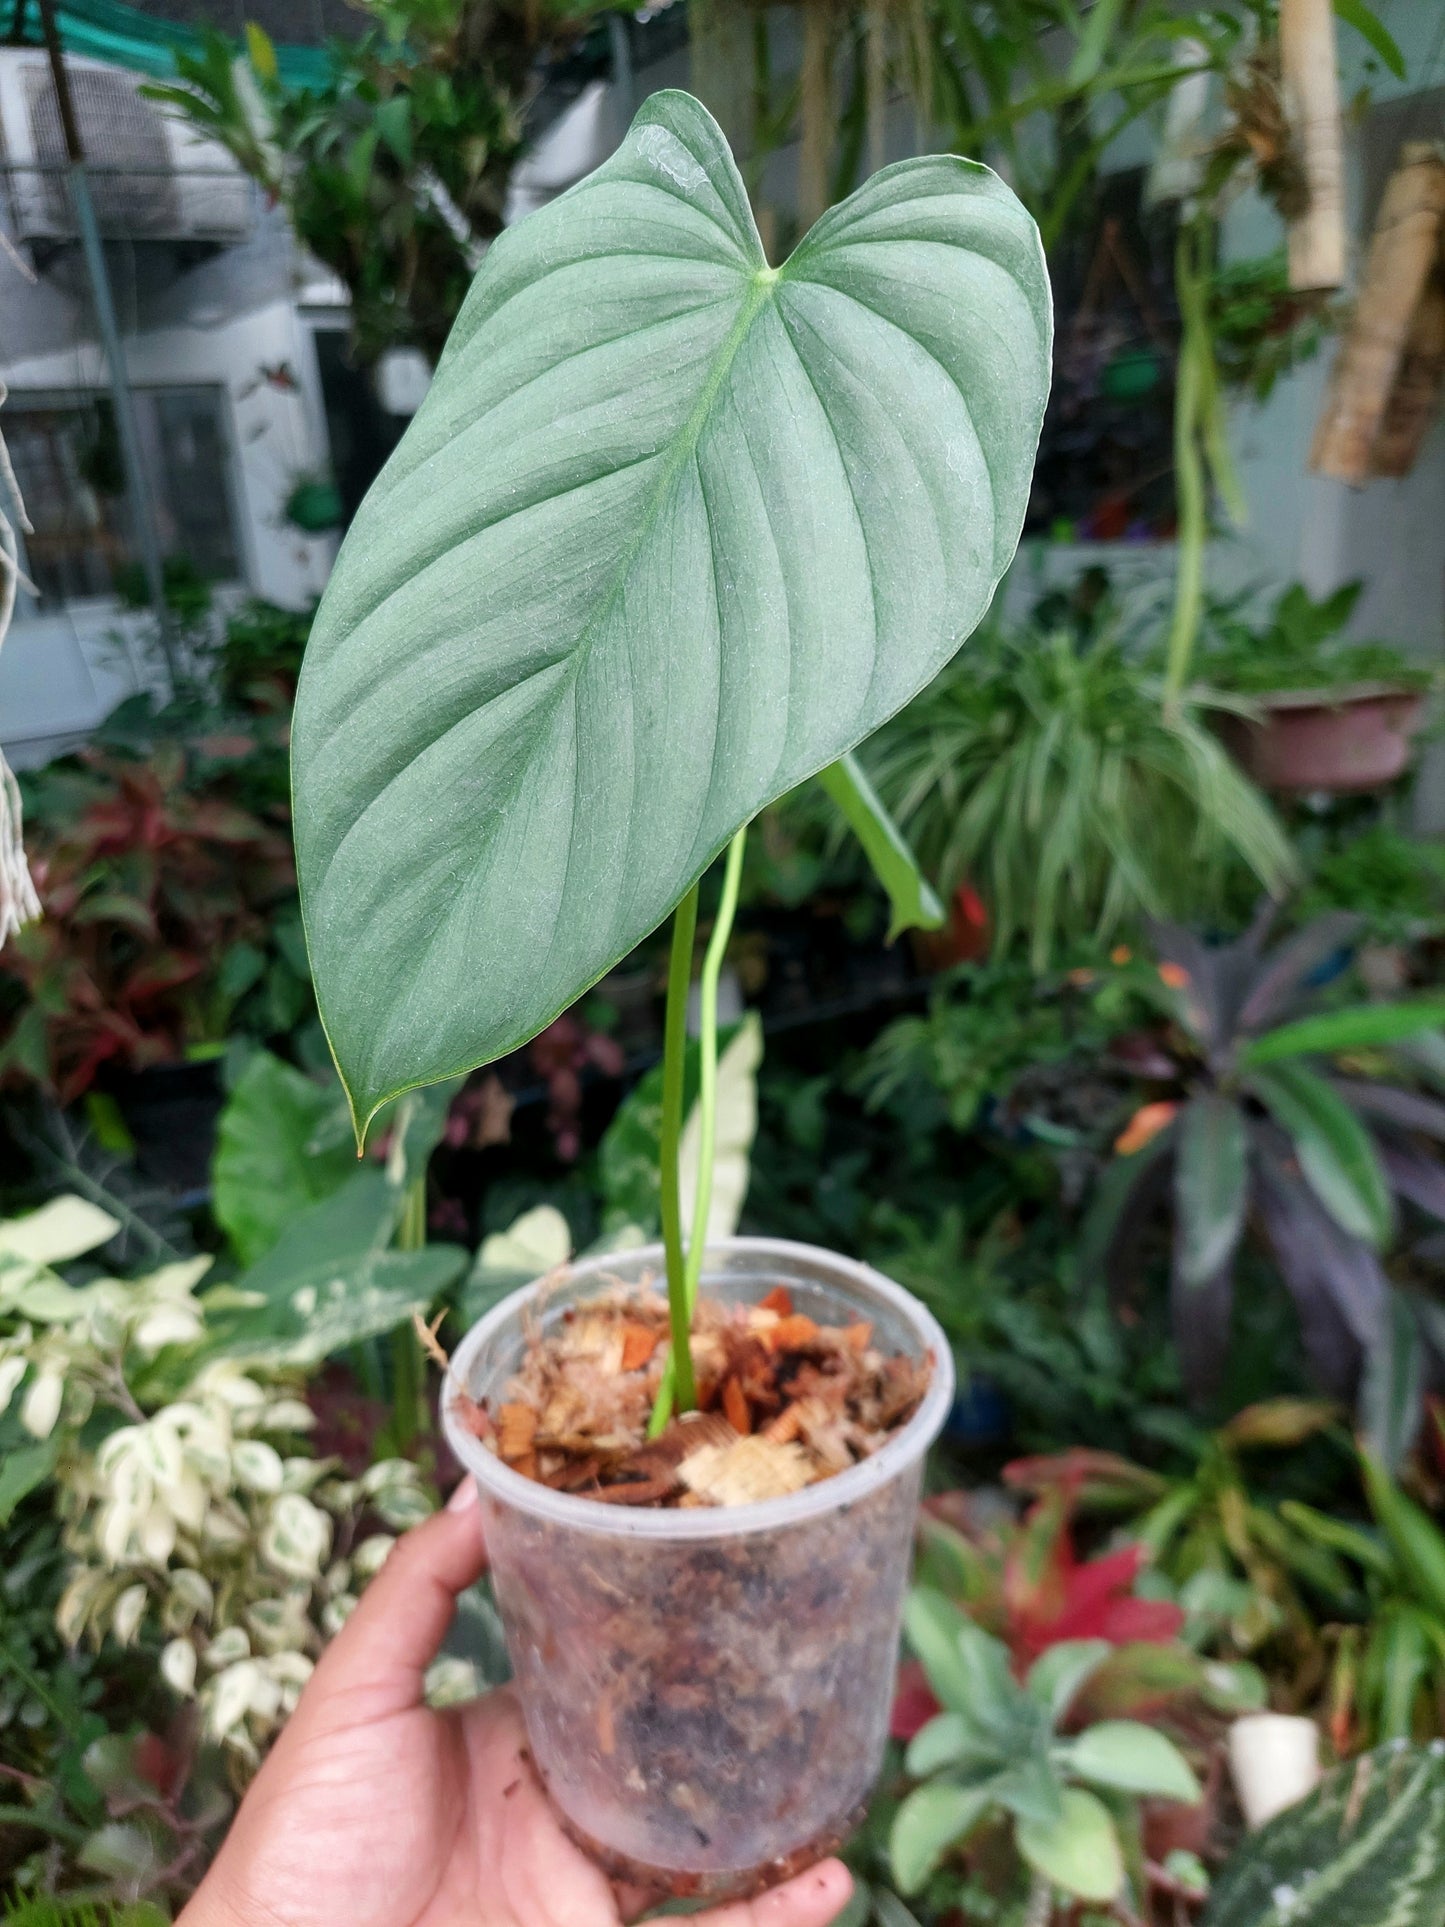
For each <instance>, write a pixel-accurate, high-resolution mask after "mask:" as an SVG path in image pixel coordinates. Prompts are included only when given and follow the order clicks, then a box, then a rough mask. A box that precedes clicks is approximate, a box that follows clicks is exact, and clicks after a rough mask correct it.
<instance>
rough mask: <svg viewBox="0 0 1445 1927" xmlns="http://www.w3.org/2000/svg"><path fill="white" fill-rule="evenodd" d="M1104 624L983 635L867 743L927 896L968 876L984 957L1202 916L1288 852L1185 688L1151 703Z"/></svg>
mask: <svg viewBox="0 0 1445 1927" xmlns="http://www.w3.org/2000/svg"><path fill="white" fill-rule="evenodd" d="M1162 697H1163V690H1162V684H1161V682H1160V680H1159V679H1158V677H1156V676H1155V675H1154V674H1152V673H1150V672H1149V671H1148V670H1147V669H1145V668H1143V667H1141V666H1140V665H1139V664H1138V663H1137V662H1136V661H1134V660H1133V659H1132V658H1131V654H1130V652H1129V650H1128V648H1127V646H1126V643H1125V640H1124V638H1123V637H1122V635H1120V634H1119V633H1118V630H1117V628H1106V629H1105V630H1104V631H1103V632H1102V633H1101V634H1099V635H1098V636H1097V637H1096V639H1094V640H1093V641H1092V642H1089V643H1086V644H1085V645H1084V646H1082V647H1080V646H1078V645H1076V643H1075V642H1074V640H1073V639H1072V638H1071V637H1069V636H1068V635H1066V634H1064V633H1061V632H1041V631H1038V630H1025V631H1024V632H1022V633H1016V634H1008V633H1004V632H1002V631H999V630H995V631H994V632H993V633H992V634H991V635H989V636H987V637H986V638H985V637H980V638H978V639H977V640H976V642H975V646H974V649H973V652H972V653H971V654H970V655H969V656H967V657H966V658H961V659H959V660H958V661H956V662H954V663H952V664H950V666H949V667H948V668H947V669H945V670H944V672H943V673H942V675H940V676H939V677H938V678H937V679H936V681H934V682H933V683H932V684H931V685H930V687H929V688H928V689H926V690H925V691H924V693H923V694H922V695H921V696H919V697H918V698H917V699H916V700H915V701H914V702H912V703H911V704H910V705H909V706H908V708H907V709H905V710H904V711H903V713H902V714H901V715H900V716H898V717H897V718H896V719H895V720H894V721H893V722H892V723H890V724H889V725H888V726H887V727H886V728H885V729H884V730H883V731H881V732H880V734H879V736H878V738H877V739H876V741H875V742H874V743H873V744H871V745H870V746H869V748H868V750H867V751H866V753H865V761H866V764H867V767H868V771H869V774H870V776H871V777H872V779H873V783H874V787H875V788H876V789H877V791H878V793H879V795H880V796H881V797H882V799H883V801H884V803H885V805H886V806H887V807H888V809H889V810H890V811H891V812H892V814H893V816H894V818H895V820H896V821H897V823H898V826H899V828H900V830H902V832H903V834H904V835H905V836H906V837H907V838H908V839H909V841H910V842H911V844H912V846H913V848H914V850H915V851H916V853H917V855H918V857H919V859H920V861H921V862H922V864H923V866H924V869H925V870H926V871H927V872H928V874H929V875H930V877H931V878H932V880H933V882H934V883H935V885H936V886H937V887H938V889H939V892H940V894H941V895H944V896H947V895H949V894H951V893H952V891H953V890H955V889H956V888H957V887H958V886H959V885H960V884H961V883H963V882H964V881H966V880H968V881H971V882H972V883H973V885H974V886H975V888H977V889H978V890H979V891H980V892H981V894H982V895H983V897H984V898H985V900H986V901H987V904H988V908H989V911H990V914H991V917H992V921H993V929H994V945H995V950H996V952H998V953H1002V952H1003V951H1006V950H1008V949H1009V948H1010V947H1011V946H1013V945H1014V944H1015V943H1019V942H1025V943H1026V944H1027V948H1028V956H1029V960H1030V962H1031V964H1032V965H1033V967H1034V968H1035V969H1036V970H1045V969H1047V968H1048V967H1049V963H1050V960H1051V958H1052V957H1053V956H1054V954H1055V952H1056V951H1058V950H1060V949H1062V948H1065V947H1067V946H1068V945H1070V944H1072V943H1076V942H1079V941H1081V940H1084V939H1086V938H1093V939H1096V940H1099V939H1105V940H1106V939H1108V938H1110V937H1112V936H1114V935H1115V934H1117V933H1120V932H1123V931H1126V930H1128V929H1129V928H1130V926H1132V925H1135V924H1137V923H1138V922H1139V921H1140V920H1141V919H1142V918H1144V917H1150V916H1153V917H1159V916H1168V915H1171V914H1181V913H1184V912H1185V911H1186V910H1187V911H1188V912H1189V913H1190V914H1196V915H1197V914H1198V912H1199V908H1200V906H1201V905H1206V906H1207V905H1210V904H1212V903H1215V902H1217V901H1219V900H1220V898H1221V897H1222V896H1223V894H1224V892H1225V890H1226V888H1227V886H1228V884H1229V883H1230V881H1231V880H1232V879H1233V880H1236V881H1237V880H1238V879H1239V878H1240V877H1241V876H1246V877H1247V876H1248V875H1250V874H1252V875H1253V876H1254V877H1255V878H1256V879H1258V881H1259V883H1261V884H1262V885H1263V886H1264V887H1265V889H1266V890H1268V891H1270V892H1271V893H1273V892H1276V891H1278V890H1279V889H1280V888H1281V887H1282V886H1283V885H1284V884H1285V883H1286V882H1287V881H1288V880H1289V879H1290V877H1291V875H1292V872H1293V858H1292V856H1291V853H1290V848H1289V844H1288V842H1287V841H1286V838H1285V835H1284V832H1283V830H1282V829H1281V827H1280V825H1279V823H1278V821H1277V820H1276V818H1275V816H1274V814H1273V812H1272V810H1271V809H1270V806H1269V804H1268V803H1267V802H1266V801H1265V799H1264V798H1263V796H1261V795H1260V793H1259V791H1258V790H1256V789H1255V788H1254V786H1253V785H1252V784H1251V783H1250V782H1249V780H1248V779H1247V778H1246V777H1245V776H1244V775H1243V774H1242V773H1241V772H1240V771H1239V769H1237V768H1236V766H1235V765H1234V763H1232V762H1231V761H1230V759H1229V757H1228V755H1227V754H1226V753H1225V750H1224V748H1223V747H1222V745H1221V744H1220V742H1219V739H1218V738H1217V737H1216V736H1215V734H1214V733H1213V731H1212V730H1211V729H1210V728H1209V727H1208V725H1207V723H1206V721H1205V720H1204V717H1203V714H1202V712H1201V711H1200V710H1199V709H1197V708H1196V707H1195V706H1194V705H1193V703H1192V701H1191V700H1190V699H1188V698H1184V699H1181V700H1180V701H1178V702H1175V703H1172V704H1166V703H1165V702H1164V701H1163V700H1162Z"/></svg>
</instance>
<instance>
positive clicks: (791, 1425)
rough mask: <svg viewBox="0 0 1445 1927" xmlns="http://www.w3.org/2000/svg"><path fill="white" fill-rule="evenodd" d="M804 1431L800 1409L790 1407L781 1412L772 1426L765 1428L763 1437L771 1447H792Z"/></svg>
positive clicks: (793, 1406) (794, 1406)
mask: <svg viewBox="0 0 1445 1927" xmlns="http://www.w3.org/2000/svg"><path fill="white" fill-rule="evenodd" d="M802 1429H803V1428H802V1424H801V1422H800V1420H799V1418H798V1408H797V1406H796V1405H790V1406H789V1407H788V1409H787V1411H785V1412H779V1414H778V1416H777V1417H776V1418H775V1419H774V1420H773V1422H772V1424H771V1425H768V1426H765V1427H764V1428H763V1437H764V1438H765V1439H766V1440H767V1441H768V1444H769V1445H791V1444H792V1442H793V1440H794V1439H795V1438H796V1437H797V1436H798V1434H799V1432H801V1431H802Z"/></svg>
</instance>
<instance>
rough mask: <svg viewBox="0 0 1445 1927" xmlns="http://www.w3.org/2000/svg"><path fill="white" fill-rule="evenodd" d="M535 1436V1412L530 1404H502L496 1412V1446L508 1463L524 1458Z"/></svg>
mask: <svg viewBox="0 0 1445 1927" xmlns="http://www.w3.org/2000/svg"><path fill="white" fill-rule="evenodd" d="M536 1436H537V1414H536V1413H535V1412H534V1411H533V1410H532V1408H531V1406H530V1405H504V1406H503V1407H502V1409H501V1411H500V1412H498V1414H497V1448H498V1450H499V1451H500V1452H501V1455H502V1457H503V1458H504V1459H506V1460H507V1462H508V1464H511V1463H512V1462H513V1461H514V1460H517V1459H524V1458H526V1457H527V1456H528V1455H529V1454H530V1452H531V1450H532V1441H533V1439H535V1438H536Z"/></svg>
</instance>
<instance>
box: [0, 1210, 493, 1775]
mask: <svg viewBox="0 0 1445 1927" xmlns="http://www.w3.org/2000/svg"><path fill="white" fill-rule="evenodd" d="M118 1229H119V1226H118V1225H117V1223H116V1221H115V1220H114V1219H113V1218H111V1217H109V1216H108V1215H107V1214H106V1213H105V1212H103V1211H100V1210H98V1209H97V1208H96V1207H95V1206H93V1205H91V1204H88V1203H86V1202H85V1201H84V1200H82V1199H79V1198H74V1197H63V1198H58V1199H55V1200H53V1201H52V1202H51V1203H50V1204H49V1205H47V1206H46V1207H44V1209H43V1210H41V1211H38V1212H34V1213H32V1214H31V1215H30V1216H29V1217H26V1218H19V1219H12V1220H10V1221H9V1222H7V1223H3V1224H0V1417H3V1416H4V1414H6V1413H8V1412H10V1411H11V1410H12V1409H13V1411H14V1413H15V1414H16V1417H17V1418H18V1423H19V1426H20V1428H21V1430H22V1431H23V1433H24V1434H25V1435H26V1436H27V1438H28V1441H29V1442H28V1443H27V1444H26V1445H24V1446H22V1447H21V1448H20V1449H19V1450H13V1451H11V1452H10V1453H9V1454H8V1455H7V1459H6V1467H5V1470H6V1480H7V1495H8V1497H9V1500H10V1503H11V1504H12V1505H13V1504H14V1503H17V1502H18V1499H19V1498H20V1497H21V1496H23V1495H24V1493H25V1491H26V1490H27V1489H28V1490H30V1491H34V1490H35V1489H36V1488H37V1487H40V1486H43V1485H44V1484H45V1483H46V1482H47V1481H49V1482H51V1483H52V1484H53V1489H54V1492H55V1506H56V1510H57V1512H58V1514H59V1516H60V1518H61V1521H62V1525H63V1539H64V1544H65V1547H66V1550H67V1552H68V1554H69V1556H70V1558H71V1560H72V1562H73V1564H72V1571H71V1575H70V1578H69V1583H68V1584H67V1586H66V1590H65V1592H64V1595H63V1597H62V1599H61V1602H60V1606H59V1609H58V1613H57V1620H58V1624H59V1630H60V1632H61V1635H62V1637H63V1638H64V1639H65V1640H66V1641H67V1642H68V1643H70V1644H77V1643H79V1642H80V1641H81V1640H83V1639H88V1640H90V1641H93V1642H94V1643H96V1644H97V1645H98V1644H99V1643H100V1642H101V1641H102V1640H105V1639H107V1638H109V1639H113V1640H115V1641H116V1642H118V1643H119V1644H120V1645H122V1646H137V1645H139V1646H143V1647H147V1648H149V1649H150V1650H152V1651H154V1653H155V1654H156V1658H157V1664H158V1666H159V1669H160V1672H161V1674H162V1676H163V1677H164V1678H165V1680H166V1681H167V1682H168V1683H169V1685H170V1686H171V1687H172V1689H173V1690H174V1691H175V1692H176V1693H178V1694H180V1695H182V1696H183V1697H191V1696H194V1697H195V1698H197V1699H198V1701H199V1703H200V1706H201V1709H202V1713H203V1716H204V1719H205V1725H206V1730H207V1732H208V1735H209V1736H210V1737H211V1738H212V1739H214V1740H216V1741H218V1742H220V1743H222V1744H223V1745H224V1746H225V1747H226V1748H227V1749H228V1751H229V1752H230V1753H231V1754H232V1755H233V1757H234V1758H235V1760H236V1763H237V1765H238V1766H239V1767H241V1768H243V1769H244V1767H245V1766H247V1765H249V1764H254V1763H255V1762H256V1761H257V1760H258V1759H259V1757H260V1754H261V1752H262V1750H263V1749H264V1747H265V1745H266V1743H267V1742H268V1741H269V1740H270V1739H271V1738H272V1737H273V1736H274V1734H275V1732H276V1731H277V1730H278V1728H279V1727H280V1725H281V1723H282V1722H283V1721H284V1720H285V1718H286V1716H287V1714H288V1713H289V1712H290V1710H291V1709H292V1707H293V1706H294V1705H295V1703H296V1699H297V1697H298V1695H299V1693H300V1690H301V1688H302V1686H303V1685H304V1684H305V1682H306V1679H307V1677H308V1675H309V1673H310V1671H311V1667H312V1664H313V1662H314V1659H315V1657H316V1655H317V1653H318V1652H319V1651H320V1649H321V1647H322V1645H323V1643H324V1641H325V1639H326V1637H327V1636H328V1635H329V1634H331V1633H333V1632H335V1631H336V1629H337V1628H338V1627H339V1626H340V1625H341V1623H342V1621H343V1620H344V1619H345V1617H346V1615H347V1613H348V1612H349V1611H350V1609H351V1607H352V1606H353V1605H354V1603H355V1598H356V1594H357V1593H358V1592H359V1590H360V1589H361V1587H362V1586H363V1585H364V1584H365V1583H366V1581H367V1579H368V1578H369V1577H370V1576H371V1574H372V1573H374V1572H375V1571H376V1569H377V1568H378V1567H379V1566H380V1564H381V1562H382V1560H383V1559H384V1558H385V1557H386V1554H387V1552H388V1550H389V1549H390V1546H391V1543H392V1538H393V1535H394V1533H395V1532H397V1531H399V1530H401V1529H402V1528H404V1527H406V1526H408V1525H410V1524H413V1523H414V1522H415V1521H417V1520H418V1519H420V1518H422V1517H424V1516H425V1515H426V1513H427V1512H428V1511H429V1510H430V1507H431V1501H430V1499H429V1497H428V1496H427V1494H426V1492H425V1490H424V1488H423V1486H422V1484H421V1480H420V1476H419V1474H418V1472H417V1470H416V1468H415V1467H414V1466H413V1465H411V1464H410V1463H409V1462H407V1461H405V1460H397V1459H388V1460H383V1461H381V1462H379V1463H377V1464H375V1465H373V1466H372V1467H370V1468H369V1470H368V1471H366V1472H365V1473H364V1474H363V1475H362V1477H360V1478H359V1479H350V1478H347V1477H345V1476H343V1474H342V1472H341V1469H340V1468H339V1466H338V1465H337V1462H336V1461H335V1460H331V1459H324V1458H317V1457H316V1456H315V1455H314V1454H313V1453H312V1452H311V1450H310V1449H309V1448H308V1446H307V1443H306V1435H307V1433H308V1432H309V1430H310V1429H311V1427H312V1425H313V1423H314V1419H313V1414H312V1412H311V1410H310V1408H309V1407H308V1405H307V1404H306V1402H305V1400H304V1399H303V1398H302V1397H301V1395H300V1394H301V1390H302V1379H301V1374H300V1372H299V1370H298V1369H297V1368H296V1366H295V1364H294V1363H291V1362H288V1360H287V1359H286V1358H285V1357H284V1356H283V1355H278V1354H276V1353H275V1352H273V1353H271V1354H270V1355H268V1356H267V1357H266V1358H265V1360H264V1361H260V1360H251V1361H249V1362H247V1363H246V1364H244V1365H243V1364H241V1363H239V1362H238V1361H236V1360H234V1359H231V1358H227V1357H225V1356H223V1355H220V1353H219V1350H218V1348H217V1347H216V1345H215V1343H214V1338H213V1333H212V1331H211V1329H210V1326H209V1325H208V1311H209V1310H210V1309H211V1306H212V1305H213V1304H214V1305H216V1306H217V1307H219V1306H222V1305H224V1304H225V1303H226V1302H227V1299H228V1297H231V1296H234V1294H233V1293H227V1291H226V1290H225V1288H222V1289H221V1290H220V1291H218V1292H216V1293H214V1294H212V1295H211V1298H210V1299H209V1300H208V1299H207V1298H204V1297H199V1296H198V1295H197V1287H198V1286H199V1285H200V1284H201V1282H202V1280H203V1278H204V1276H205V1273H206V1271H207V1269H208V1267H209V1265H210V1262H211V1261H210V1260H209V1259H208V1258H204V1257H201V1258H194V1259H188V1260H185V1261H183V1262H181V1263H176V1264H169V1265H164V1266H162V1267H161V1268H160V1269H159V1270H157V1271H154V1272H152V1273H150V1275H149V1276H147V1277H143V1278H136V1279H126V1280H121V1279H114V1278H104V1277H102V1278H98V1279H95V1280H93V1281H92V1282H89V1283H85V1284H79V1285H76V1284H71V1283H69V1282H67V1281H66V1279H65V1278H64V1277H62V1276H61V1274H60V1272H59V1271H58V1270H57V1269H56V1267H58V1266H60V1265H62V1264H65V1263H67V1262H68V1261H70V1260H72V1259H75V1258H78V1257H81V1256H82V1255H83V1254H85V1253H87V1252H90V1251H93V1250H95V1249H96V1248H97V1247H98V1246H100V1245H102V1244H104V1243H105V1242H106V1241H107V1240H108V1239H109V1238H111V1237H113V1236H114V1235H115V1233H116V1231H117V1230H118ZM372 1525H375V1526H376V1527H377V1528H378V1529H377V1530H374V1531H372V1530H367V1528H368V1527H369V1526H372ZM433 1684H434V1685H435V1686H436V1687H437V1688H438V1689H440V1690H443V1691H445V1689H446V1688H447V1687H448V1686H455V1685H456V1682H454V1681H451V1680H450V1679H449V1678H448V1679H442V1678H440V1677H438V1679H437V1680H435V1681H434V1682H433Z"/></svg>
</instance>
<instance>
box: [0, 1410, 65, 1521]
mask: <svg viewBox="0 0 1445 1927" xmlns="http://www.w3.org/2000/svg"><path fill="white" fill-rule="evenodd" d="M59 1457H60V1433H59V1432H58V1431H57V1432H52V1433H51V1435H50V1437H49V1438H48V1439H42V1440H41V1441H40V1443H39V1444H37V1445H19V1446H12V1447H11V1449H10V1450H9V1451H8V1452H6V1453H4V1454H3V1455H0V1526H8V1525H9V1523H10V1518H11V1515H12V1513H13V1512H14V1510H15V1508H16V1506H18V1505H19V1503H20V1501H21V1500H22V1499H26V1498H28V1497H29V1496H30V1494H31V1493H32V1492H33V1491H34V1490H35V1488H36V1487H37V1486H39V1485H44V1483H45V1481H46V1480H47V1479H48V1478H49V1477H50V1475H51V1473H52V1472H53V1471H54V1470H55V1462H56V1460H57V1459H58V1458H59Z"/></svg>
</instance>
